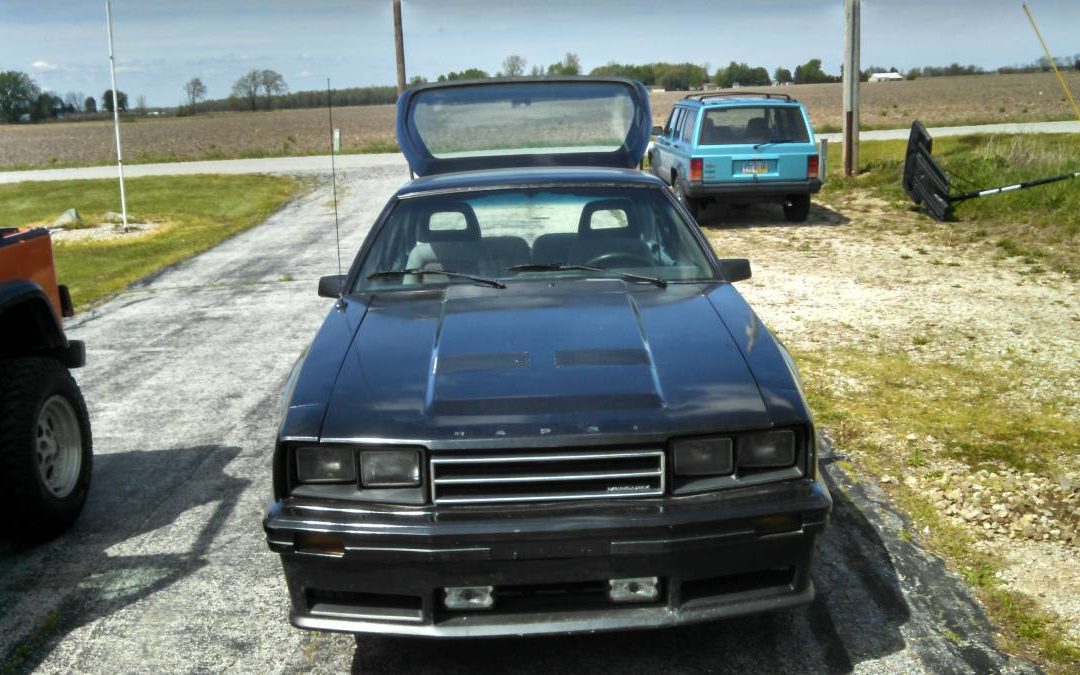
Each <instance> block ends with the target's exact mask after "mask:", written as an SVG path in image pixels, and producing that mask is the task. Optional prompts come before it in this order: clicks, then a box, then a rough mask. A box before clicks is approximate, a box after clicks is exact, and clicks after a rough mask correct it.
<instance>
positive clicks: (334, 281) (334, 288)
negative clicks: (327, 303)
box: [319, 274, 345, 298]
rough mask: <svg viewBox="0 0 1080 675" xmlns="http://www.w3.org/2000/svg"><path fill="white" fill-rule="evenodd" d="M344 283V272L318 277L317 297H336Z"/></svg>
mask: <svg viewBox="0 0 1080 675" xmlns="http://www.w3.org/2000/svg"><path fill="white" fill-rule="evenodd" d="M344 285H345V275H344V274H331V275H330V276H328V277H320V278H319V297H320V298H336V297H338V296H340V295H341V287H342V286H344Z"/></svg>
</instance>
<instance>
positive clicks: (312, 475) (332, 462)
mask: <svg viewBox="0 0 1080 675" xmlns="http://www.w3.org/2000/svg"><path fill="white" fill-rule="evenodd" d="M296 479H297V480H298V481H300V482H301V483H352V482H355V481H356V459H355V453H354V452H353V450H352V449H351V448H318V447H316V448H297V449H296Z"/></svg>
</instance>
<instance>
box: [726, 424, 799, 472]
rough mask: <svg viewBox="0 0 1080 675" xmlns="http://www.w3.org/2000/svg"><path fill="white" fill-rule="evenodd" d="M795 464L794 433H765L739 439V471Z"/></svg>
mask: <svg viewBox="0 0 1080 675" xmlns="http://www.w3.org/2000/svg"><path fill="white" fill-rule="evenodd" d="M794 464H795V432H793V431H791V430H783V431H766V432H764V433H758V434H746V435H745V436H740V437H739V468H740V469H773V468H781V467H785V466H793V465H794Z"/></svg>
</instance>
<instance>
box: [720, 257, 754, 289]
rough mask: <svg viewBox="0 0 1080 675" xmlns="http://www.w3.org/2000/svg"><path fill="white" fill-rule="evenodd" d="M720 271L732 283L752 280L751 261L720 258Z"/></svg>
mask: <svg viewBox="0 0 1080 675" xmlns="http://www.w3.org/2000/svg"><path fill="white" fill-rule="evenodd" d="M720 271H721V272H723V273H724V278H725V279H727V280H728V281H730V282H732V283H734V282H736V281H746V280H747V279H749V278H750V261H749V260H747V259H746V258H720Z"/></svg>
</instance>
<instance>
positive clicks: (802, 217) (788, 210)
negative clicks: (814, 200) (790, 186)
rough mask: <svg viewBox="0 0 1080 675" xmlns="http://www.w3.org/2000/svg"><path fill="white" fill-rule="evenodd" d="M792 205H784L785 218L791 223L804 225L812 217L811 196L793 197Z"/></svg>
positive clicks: (791, 199)
mask: <svg viewBox="0 0 1080 675" xmlns="http://www.w3.org/2000/svg"><path fill="white" fill-rule="evenodd" d="M789 201H790V202H791V205H790V206H788V205H787V204H785V205H784V218H786V219H787V221H788V222H789V223H803V222H806V218H807V217H808V216H809V215H810V195H791V198H790V200H789Z"/></svg>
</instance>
